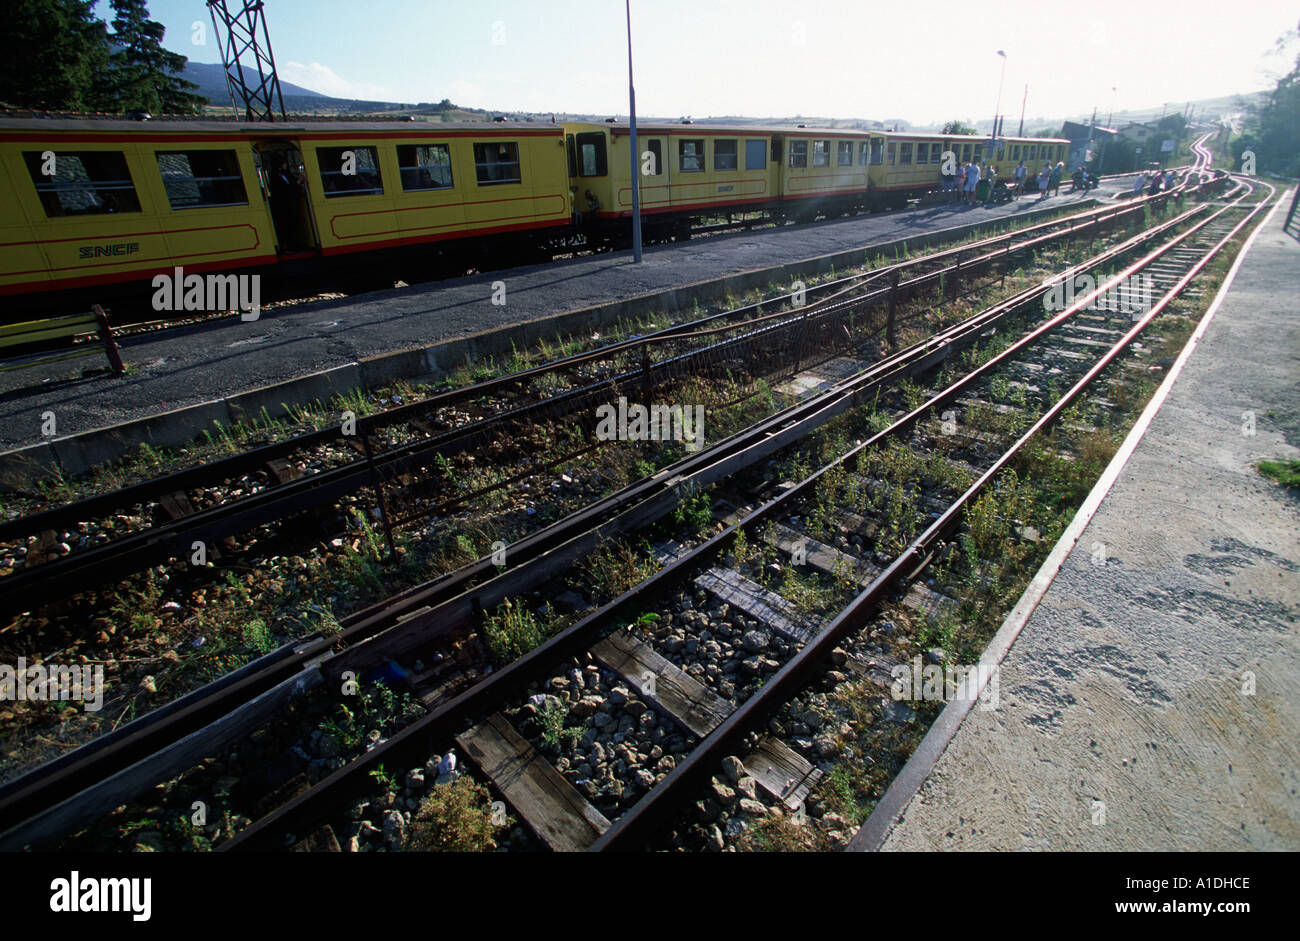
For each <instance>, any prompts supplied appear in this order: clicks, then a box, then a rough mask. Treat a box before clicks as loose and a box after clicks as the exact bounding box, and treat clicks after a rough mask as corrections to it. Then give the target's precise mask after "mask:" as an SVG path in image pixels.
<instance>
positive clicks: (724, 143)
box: [713, 140, 740, 170]
mask: <svg viewBox="0 0 1300 941" xmlns="http://www.w3.org/2000/svg"><path fill="white" fill-rule="evenodd" d="M739 159H740V155H739V152H738V151H737V150H736V142H735V141H734V140H715V141H714V142H713V169H715V170H736V169H738V168H739V166H740V165H739V163H738V162H737V161H738V160H739Z"/></svg>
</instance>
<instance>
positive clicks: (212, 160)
mask: <svg viewBox="0 0 1300 941" xmlns="http://www.w3.org/2000/svg"><path fill="white" fill-rule="evenodd" d="M156 156H157V158H158V172H159V173H161V174H162V181H163V189H165V190H166V191H167V202H169V203H170V204H171V207H172V208H173V209H203V208H206V207H211V206H247V205H248V193H247V192H246V191H245V190H244V177H243V174H241V173H240V172H239V159H238V158H237V157H236V156H235V152H234V151H233V150H191V151H176V152H162V151H159V152H158V153H157V154H156Z"/></svg>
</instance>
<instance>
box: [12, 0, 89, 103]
mask: <svg viewBox="0 0 1300 941" xmlns="http://www.w3.org/2000/svg"><path fill="white" fill-rule="evenodd" d="M93 6H94V4H93V0H8V2H7V4H6V9H5V26H4V32H3V36H2V37H0V101H4V102H5V103H7V104H10V105H16V106H18V107H22V108H34V109H37V110H42V111H93V110H97V109H100V108H103V107H105V106H106V105H107V102H108V99H107V96H106V94H105V92H106V89H105V88H104V82H103V72H104V68H105V66H106V64H107V62H108V32H107V30H106V29H105V28H104V23H103V21H102V20H99V19H97V18H96V17H95V16H94V14H93V12H92V8H93Z"/></svg>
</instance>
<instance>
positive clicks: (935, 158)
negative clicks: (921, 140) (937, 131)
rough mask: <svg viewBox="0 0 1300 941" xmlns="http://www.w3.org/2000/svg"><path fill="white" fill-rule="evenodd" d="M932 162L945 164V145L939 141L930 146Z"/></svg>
mask: <svg viewBox="0 0 1300 941" xmlns="http://www.w3.org/2000/svg"><path fill="white" fill-rule="evenodd" d="M930 162H931V163H943V144H940V143H939V142H938V141H935V142H934V143H933V144H931V145H930Z"/></svg>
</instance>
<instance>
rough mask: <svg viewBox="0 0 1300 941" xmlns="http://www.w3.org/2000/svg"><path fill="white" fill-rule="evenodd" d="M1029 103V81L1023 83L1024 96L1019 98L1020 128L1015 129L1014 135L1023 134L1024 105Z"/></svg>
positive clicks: (1020, 135)
mask: <svg viewBox="0 0 1300 941" xmlns="http://www.w3.org/2000/svg"><path fill="white" fill-rule="evenodd" d="M1028 103H1029V83H1028V82H1026V83H1025V96H1024V97H1023V98H1021V99H1020V130H1018V131H1016V137H1024V136H1025V105H1026V104H1028Z"/></svg>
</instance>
